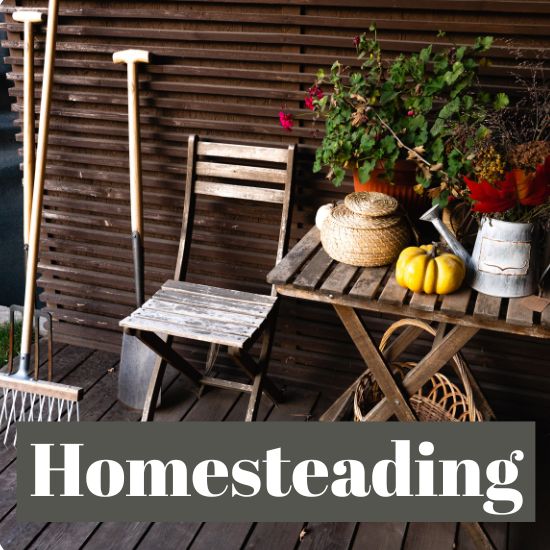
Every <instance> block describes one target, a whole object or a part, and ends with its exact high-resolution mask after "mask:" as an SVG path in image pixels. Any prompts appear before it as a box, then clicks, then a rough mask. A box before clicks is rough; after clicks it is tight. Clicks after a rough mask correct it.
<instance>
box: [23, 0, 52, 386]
mask: <svg viewBox="0 0 550 550" xmlns="http://www.w3.org/2000/svg"><path fill="white" fill-rule="evenodd" d="M58 14H59V0H49V4H48V29H47V33H46V51H45V54H44V76H43V79H42V102H41V105H40V125H39V130H38V147H37V152H36V166H35V173H34V186H33V200H32V212H31V223H30V232H29V252H28V260H27V273H26V281H25V305H24V312H23V329H22V336H21V361H20V367H19V372H18V375H19V376H22V377H28V376H29V363H30V350H31V340H32V325H33V317H34V304H35V299H36V272H37V267H38V249H39V242H40V225H41V221H42V202H43V197H44V181H45V176H46V159H47V154H48V136H49V130H50V110H51V104H52V85H53V69H54V63H55V44H56V38H57V18H58Z"/></svg>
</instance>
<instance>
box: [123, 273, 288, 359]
mask: <svg viewBox="0 0 550 550" xmlns="http://www.w3.org/2000/svg"><path fill="white" fill-rule="evenodd" d="M276 301H277V298H276V297H273V296H266V295H263V294H253V293H250V292H240V291H237V290H228V289H224V288H217V287H213V286H207V285H200V284H194V283H187V282H179V281H167V282H166V283H165V284H164V285H163V286H162V288H161V289H160V290H159V291H158V292H157V293H156V294H155V295H154V296H153V297H152V298H151V299H150V300H148V301H147V302H146V303H145V304H143V306H142V307H141V308H139V309H137V310H136V311H134V312H133V313H132V314H131V315H130V316H129V317H127V318H126V319H123V320H122V321H121V322H120V326H121V327H123V328H125V329H133V330H139V331H148V332H155V333H157V334H168V335H170V336H174V337H181V338H189V339H192V340H199V341H201V342H210V343H212V344H220V345H225V346H229V347H235V348H243V347H244V346H245V345H246V343H247V342H249V341H250V340H253V339H254V338H255V337H256V336H257V335H258V333H259V332H260V331H261V330H262V328H263V325H264V323H265V321H266V319H267V318H268V316H269V314H270V313H271V311H272V310H273V306H274V305H275V303H276Z"/></svg>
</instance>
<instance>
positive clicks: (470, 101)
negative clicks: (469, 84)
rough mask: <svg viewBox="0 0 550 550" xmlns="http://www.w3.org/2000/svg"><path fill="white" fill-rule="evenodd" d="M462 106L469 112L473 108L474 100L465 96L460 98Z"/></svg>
mask: <svg viewBox="0 0 550 550" xmlns="http://www.w3.org/2000/svg"><path fill="white" fill-rule="evenodd" d="M462 105H463V107H464V109H465V110H466V111H469V110H470V109H471V108H472V107H473V106H474V98H473V97H472V96H470V95H465V96H464V97H463V98H462Z"/></svg>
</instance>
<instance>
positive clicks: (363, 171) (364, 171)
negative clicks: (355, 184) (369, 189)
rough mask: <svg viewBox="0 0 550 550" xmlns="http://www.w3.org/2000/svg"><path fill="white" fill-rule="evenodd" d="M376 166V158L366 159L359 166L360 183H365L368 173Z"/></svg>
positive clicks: (368, 176)
mask: <svg viewBox="0 0 550 550" xmlns="http://www.w3.org/2000/svg"><path fill="white" fill-rule="evenodd" d="M375 166H376V160H366V161H365V162H364V163H363V164H362V165H361V166H360V167H359V180H360V181H361V183H366V182H367V181H369V178H370V175H371V173H372V171H373V170H374V167H375Z"/></svg>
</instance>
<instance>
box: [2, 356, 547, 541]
mask: <svg viewBox="0 0 550 550" xmlns="http://www.w3.org/2000/svg"><path fill="white" fill-rule="evenodd" d="M117 364H118V357H117V356H115V355H113V354H109V353H105V352H99V351H93V350H89V349H84V348H79V347H75V346H56V348H55V373H56V380H60V381H61V380H62V381H63V382H66V383H69V384H75V385H79V386H82V387H84V388H85V389H86V396H85V399H84V401H83V404H82V408H81V417H82V420H86V421H101V422H108V421H128V422H136V421H138V419H139V414H138V413H135V412H131V411H128V410H127V409H125V408H123V407H122V406H120V405H119V404H118V403H117V401H116V386H117V379H116V376H117V369H116V367H117ZM287 396H288V398H287V402H286V403H285V404H284V405H282V406H280V407H277V408H274V407H272V406H270V404H269V403H268V402H267V400H262V405H263V407H262V410H261V413H260V418H262V419H263V420H267V421H282V420H285V421H297V422H300V421H302V422H304V421H307V420H315V418H316V417H317V416H318V415H319V413H320V412H322V410H323V408H324V407H325V406H326V399H324V398H323V396H322V395H320V394H318V393H314V392H308V391H304V390H298V389H292V388H288V389H287ZM243 397H244V396H242V395H239V394H237V393H232V392H228V391H222V390H211V391H209V392H207V393H206V394H205V395H204V396H203V397H202V399H200V400H197V399H196V398H195V397H194V396H193V395H192V394H191V393H190V392H188V391H187V389H186V384H185V381H184V380H183V379H182V378H181V377H178V376H176V375H175V374H174V373H170V374H169V375H168V376H167V377H166V380H165V391H164V394H163V407H162V408H161V409H160V410H159V412H158V414H157V420H158V421H170V422H177V421H182V420H183V421H197V420H202V421H205V420H206V421H210V420H212V421H235V420H242V418H243V417H244V412H245V406H246V401H245V399H244V398H243ZM547 447H548V446H547ZM543 460H544V461H545V462H546V463H548V453H547V454H546V456H545V457H543V459H541V458H539V460H538V464H544V462H543ZM539 482H540V480H539ZM539 485H540V483H539ZM15 491H16V452H15V450H13V449H3V450H2V451H0V545H2V546H3V548H4V549H5V550H12V549H23V548H33V549H37V550H45V549H52V550H53V549H55V550H63V549H67V550H74V549H77V548H86V549H98V550H106V549H111V548H112V549H119V550H126V549H133V548H139V549H140V550H145V549H148V550H149V549H150V550H156V549H158V550H160V549H175V548H178V549H179V548H190V549H192V550H199V549H204V550H206V549H209V550H210V549H212V550H214V549H216V550H217V549H223V550H232V549H235V550H237V549H241V548H242V549H245V548H246V549H252V548H256V549H260V550H264V549H268V550H269V549H273V550H287V549H288V550H292V549H300V550H306V549H308V550H309V549H314V550H324V549H326V550H339V549H342V550H344V549H361V550H363V549H366V550H370V549H372V550H389V549H395V550H398V549H405V550H447V549H448V550H451V549H453V548H457V549H458V550H469V549H470V548H472V545H471V543H470V541H469V539H468V537H467V536H465V533H464V531H463V530H462V528H461V526H460V525H458V524H456V523H433V524H428V523H411V524H405V523H399V524H396V523H390V524H387V523H386V524H381V523H370V524H369V523H360V524H358V523H313V524H312V523H309V524H304V523H286V524H280V523H279V524H262V523H238V524H219V523H175V524H159V523H130V524H126V523H95V522H93V523H72V524H71V523H60V524H18V523H17V521H16V493H15ZM538 492H539V495H542V494H544V493H546V494H548V493H549V491H543V490H539V491H538ZM545 510H548V507H544V506H541V505H539V507H538V511H539V516H538V517H539V518H540V521H539V522H538V523H537V524H536V525H535V526H533V525H532V524H514V525H512V526H510V527H509V526H507V525H506V524H491V525H487V526H486V527H487V530H488V532H489V533H490V534H491V536H492V537H493V539H494V542H495V544H496V546H497V548H498V549H499V550H504V549H509V550H516V549H518V550H519V549H521V550H524V549H535V548H541V549H542V548H548V546H549V544H550V543H549V538H548V537H549V535H550V524H549V522H548V521H547V520H548V515H547V513H545Z"/></svg>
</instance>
